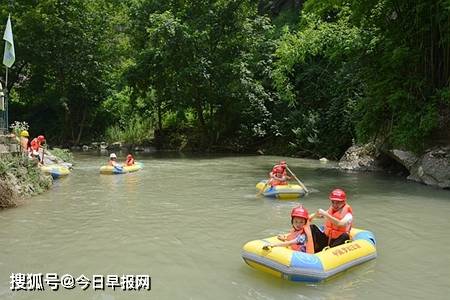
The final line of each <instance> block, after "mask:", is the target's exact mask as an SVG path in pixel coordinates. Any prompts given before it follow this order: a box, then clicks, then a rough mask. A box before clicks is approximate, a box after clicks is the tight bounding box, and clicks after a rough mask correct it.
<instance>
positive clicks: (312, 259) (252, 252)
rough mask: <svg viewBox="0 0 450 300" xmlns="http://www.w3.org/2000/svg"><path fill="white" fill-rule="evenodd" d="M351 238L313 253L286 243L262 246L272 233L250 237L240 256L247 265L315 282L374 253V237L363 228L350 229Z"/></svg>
mask: <svg viewBox="0 0 450 300" xmlns="http://www.w3.org/2000/svg"><path fill="white" fill-rule="evenodd" d="M350 237H351V238H352V240H351V241H348V242H347V243H345V244H343V245H339V246H336V247H333V248H327V249H324V250H322V251H321V252H318V253H315V254H308V253H304V252H300V251H294V250H291V249H290V248H287V247H274V248H270V249H269V250H263V249H262V248H263V246H264V245H266V244H267V243H269V242H272V243H274V242H279V240H278V239H277V237H276V236H274V237H270V238H266V239H262V240H254V241H251V242H248V243H247V244H245V245H244V247H243V250H242V258H243V259H244V261H245V262H246V263H247V264H248V265H249V266H251V267H254V268H255V269H258V270H260V271H263V272H266V273H269V274H272V275H274V276H277V277H279V278H283V279H287V280H291V281H303V282H319V281H322V280H324V279H326V278H328V277H330V276H333V275H335V274H336V273H339V272H342V271H344V270H347V269H348V268H351V267H353V266H356V265H359V264H361V263H363V262H365V261H368V260H371V259H374V258H376V257H377V250H376V248H375V245H376V241H375V237H374V235H373V233H371V232H370V231H367V230H361V229H355V228H354V229H352V230H351V232H350Z"/></svg>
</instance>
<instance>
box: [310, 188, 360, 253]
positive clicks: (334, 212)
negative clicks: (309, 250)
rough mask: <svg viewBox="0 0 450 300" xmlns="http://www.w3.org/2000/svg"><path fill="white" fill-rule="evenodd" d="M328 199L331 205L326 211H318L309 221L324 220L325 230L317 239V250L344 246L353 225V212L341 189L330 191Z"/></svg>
mask: <svg viewBox="0 0 450 300" xmlns="http://www.w3.org/2000/svg"><path fill="white" fill-rule="evenodd" d="M328 199H329V200H330V201H331V205H330V207H329V208H328V210H327V211H325V210H323V209H318V210H317V212H316V213H314V214H312V215H311V217H310V220H312V219H314V218H324V219H325V223H324V226H325V229H324V232H321V234H319V236H318V238H317V243H318V248H319V249H320V250H322V249H323V248H325V247H326V246H329V247H335V246H338V245H341V244H344V243H345V241H346V240H349V239H350V230H351V228H352V224H353V210H352V208H351V206H350V205H349V204H347V194H346V193H345V191H344V190H342V189H334V190H332V191H331V193H330V195H329V196H328Z"/></svg>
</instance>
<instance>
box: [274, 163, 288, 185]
mask: <svg viewBox="0 0 450 300" xmlns="http://www.w3.org/2000/svg"><path fill="white" fill-rule="evenodd" d="M286 176H287V173H286V169H285V168H283V167H282V166H281V165H275V166H274V167H273V169H272V172H270V178H271V179H270V184H271V185H272V186H277V185H287V184H288V181H287V180H278V179H277V178H283V177H284V178H285V177H286ZM273 177H275V178H273Z"/></svg>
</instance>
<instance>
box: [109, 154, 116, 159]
mask: <svg viewBox="0 0 450 300" xmlns="http://www.w3.org/2000/svg"><path fill="white" fill-rule="evenodd" d="M109 158H117V155H116V154H115V153H111V154H110V155H109Z"/></svg>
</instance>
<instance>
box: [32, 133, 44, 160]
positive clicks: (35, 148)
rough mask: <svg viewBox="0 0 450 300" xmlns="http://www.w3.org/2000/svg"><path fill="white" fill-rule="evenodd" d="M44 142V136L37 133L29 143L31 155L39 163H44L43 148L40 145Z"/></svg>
mask: <svg viewBox="0 0 450 300" xmlns="http://www.w3.org/2000/svg"><path fill="white" fill-rule="evenodd" d="M44 143H45V137H44V136H43V135H39V136H38V137H36V138H34V139H33V140H32V141H31V143H30V150H31V154H32V156H33V157H36V158H37V159H38V160H39V162H40V163H44V148H43V147H42V145H43V144H44Z"/></svg>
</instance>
